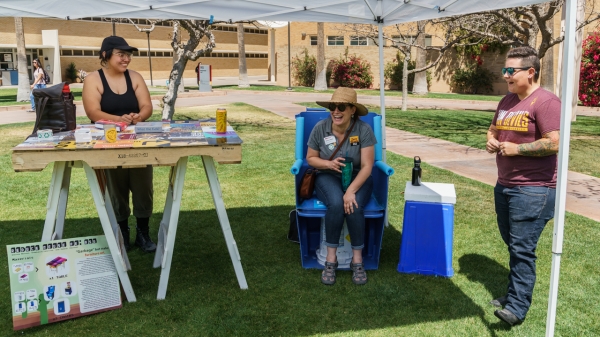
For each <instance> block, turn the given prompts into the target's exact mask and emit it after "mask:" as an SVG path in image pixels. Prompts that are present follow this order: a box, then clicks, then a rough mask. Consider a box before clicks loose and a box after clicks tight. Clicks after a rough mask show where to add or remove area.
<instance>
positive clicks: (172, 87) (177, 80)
mask: <svg viewBox="0 0 600 337" xmlns="http://www.w3.org/2000/svg"><path fill="white" fill-rule="evenodd" d="M172 22H173V34H172V36H171V47H173V54H174V58H175V63H174V64H173V69H171V74H170V75H169V85H168V90H167V93H166V94H165V96H164V97H163V111H162V118H163V119H172V118H173V113H174V112H175V101H176V100H177V88H178V86H179V85H181V78H182V77H183V71H184V70H185V66H186V65H187V62H188V61H189V60H192V61H196V60H197V59H198V58H199V57H201V56H203V55H205V54H207V53H210V52H211V51H212V50H213V48H214V47H215V36H214V35H213V33H212V31H211V29H210V28H211V24H209V22H208V21H207V20H172ZM181 29H184V30H185V31H186V32H187V33H188V40H187V41H183V40H182V38H181V35H182V34H181ZM201 42H202V43H203V44H204V46H203V48H202V49H200V50H196V48H197V47H198V45H199V44H200V43H201Z"/></svg>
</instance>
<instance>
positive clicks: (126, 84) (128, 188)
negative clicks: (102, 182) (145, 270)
mask: <svg viewBox="0 0 600 337" xmlns="http://www.w3.org/2000/svg"><path fill="white" fill-rule="evenodd" d="M133 51H137V48H134V47H131V46H129V45H128V44H127V42H126V41H125V39H123V38H122V37H119V36H109V37H107V38H105V39H104V41H103V42H102V47H101V48H100V64H101V65H102V69H99V70H98V71H96V72H93V73H91V74H89V75H88V76H87V77H86V78H85V81H84V86H83V94H82V96H83V107H84V109H85V113H86V114H87V116H88V117H89V118H90V120H92V121H93V122H95V121H98V120H100V119H107V120H112V121H118V122H125V123H127V124H137V123H138V122H142V121H144V120H146V119H147V118H149V117H150V116H151V115H152V102H151V101H150V93H149V92H148V87H146V82H144V79H143V78H142V76H140V74H138V73H137V72H135V71H129V70H128V69H127V67H128V66H129V63H130V62H131V53H132V52H133ZM104 171H105V173H106V181H107V187H108V191H109V193H110V197H111V204H112V206H113V209H114V211H115V217H116V218H117V222H118V223H119V227H120V228H121V233H122V234H123V239H124V241H125V248H127V249H129V225H128V221H129V216H130V214H131V210H130V208H129V194H130V193H131V199H132V202H133V215H134V216H135V218H136V222H137V226H136V228H137V233H136V238H135V244H136V245H137V246H139V247H140V248H141V249H142V250H143V251H145V252H153V251H155V250H156V245H155V244H154V242H152V240H151V239H150V234H149V223H150V216H151V215H152V205H153V194H154V190H153V182H152V176H153V172H152V166H147V167H144V168H131V169H130V168H122V167H118V168H116V169H110V170H104Z"/></svg>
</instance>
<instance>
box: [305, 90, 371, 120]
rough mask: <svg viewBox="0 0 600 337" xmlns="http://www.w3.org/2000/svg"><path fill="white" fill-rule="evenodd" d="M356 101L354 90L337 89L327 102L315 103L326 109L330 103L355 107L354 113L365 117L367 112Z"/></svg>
mask: <svg viewBox="0 0 600 337" xmlns="http://www.w3.org/2000/svg"><path fill="white" fill-rule="evenodd" d="M356 100H357V99H356V91H354V89H351V88H345V87H339V88H337V89H336V90H335V91H334V92H333V95H332V96H331V99H330V100H329V101H318V102H316V103H317V104H318V105H320V106H322V107H324V108H326V109H329V104H330V103H337V104H339V103H346V104H352V105H353V106H355V107H356V112H357V113H358V115H359V116H365V115H366V114H367V113H369V110H368V109H367V108H366V107H365V106H364V105H362V104H360V103H358V102H357V101H356Z"/></svg>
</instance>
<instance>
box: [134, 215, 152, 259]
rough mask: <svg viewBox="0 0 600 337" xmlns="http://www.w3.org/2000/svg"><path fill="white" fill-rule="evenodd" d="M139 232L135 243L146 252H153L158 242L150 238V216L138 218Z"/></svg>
mask: <svg viewBox="0 0 600 337" xmlns="http://www.w3.org/2000/svg"><path fill="white" fill-rule="evenodd" d="M136 219H137V227H136V229H137V231H136V232H137V233H136V234H135V245H136V246H138V247H140V248H141V249H142V250H143V251H144V252H146V253H152V252H153V251H155V250H156V244H154V242H152V240H151V239H150V228H149V226H148V223H149V222H150V218H136Z"/></svg>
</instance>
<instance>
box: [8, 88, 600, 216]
mask: <svg viewBox="0 0 600 337" xmlns="http://www.w3.org/2000/svg"><path fill="white" fill-rule="evenodd" d="M330 98H331V95H330V94H319V93H295V92H264V91H238V90H231V91H220V92H219V91H216V92H213V93H183V94H181V95H180V97H179V98H178V100H177V103H176V106H178V107H184V106H202V105H215V104H229V103H234V102H244V103H247V104H251V105H254V106H257V107H259V108H262V109H265V110H268V111H271V112H273V113H275V114H278V115H281V116H284V117H287V118H292V119H293V118H294V115H296V114H298V113H300V112H302V111H304V110H305V107H303V106H300V105H297V104H294V103H298V102H314V101H317V100H329V99H330ZM358 100H359V101H360V102H361V103H365V104H373V105H379V97H376V96H362V95H361V96H359V98H358ZM153 103H154V104H155V105H158V103H159V101H158V100H153ZM401 104H402V99H401V98H397V97H393V98H386V106H387V107H398V106H401ZM496 105H497V103H496V102H482V101H464V100H445V99H419V98H409V102H408V106H409V107H417V108H422V109H457V110H460V109H467V110H489V111H494V110H495V108H496ZM579 108H581V107H579ZM25 109H27V107H26V106H25V108H24V109H23V110H12V111H0V116H1V117H2V118H1V119H0V124H9V123H17V122H27V121H34V120H35V114H34V113H27V112H25ZM578 114H581V115H589V116H598V117H600V111H598V109H593V108H592V109H590V108H584V109H580V110H579V111H578ZM77 115H78V116H85V112H84V110H83V106H82V105H80V104H78V106H77ZM386 135H387V142H386V145H387V150H388V151H391V152H393V153H396V154H399V155H402V156H406V157H413V156H416V155H418V156H420V157H421V159H422V160H423V161H424V162H426V163H428V164H430V165H432V166H435V167H439V168H442V169H445V170H449V171H452V172H454V173H456V174H458V175H461V176H464V177H467V178H471V179H474V180H477V181H481V182H483V183H486V184H488V185H494V184H495V183H496V177H497V175H496V174H497V171H496V162H495V157H494V155H491V154H489V153H487V152H486V151H483V150H479V149H474V148H471V147H468V146H464V145H459V144H456V143H452V142H448V141H444V140H440V139H435V138H430V137H425V136H421V135H418V134H414V133H410V132H405V131H401V130H397V129H392V128H389V127H388V128H386ZM599 205H600V179H598V178H595V177H591V176H587V175H584V174H580V173H577V172H569V176H568V191H567V211H569V212H573V213H576V214H580V215H583V216H585V217H587V218H590V219H593V220H595V221H599V222H600V210H598V208H599V207H598V206H599Z"/></svg>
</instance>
